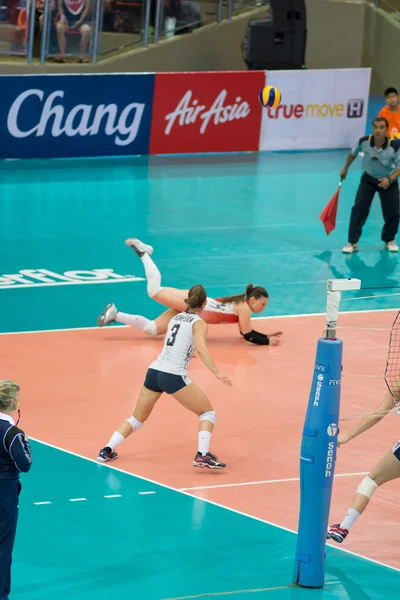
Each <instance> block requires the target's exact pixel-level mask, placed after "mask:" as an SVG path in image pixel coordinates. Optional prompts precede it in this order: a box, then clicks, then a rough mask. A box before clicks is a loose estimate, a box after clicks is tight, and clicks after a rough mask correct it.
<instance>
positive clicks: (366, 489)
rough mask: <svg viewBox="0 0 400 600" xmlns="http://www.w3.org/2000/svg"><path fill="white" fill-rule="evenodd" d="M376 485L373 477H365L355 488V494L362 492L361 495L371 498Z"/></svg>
mask: <svg viewBox="0 0 400 600" xmlns="http://www.w3.org/2000/svg"><path fill="white" fill-rule="evenodd" d="M377 487H378V484H377V483H375V481H374V480H373V479H371V478H370V477H365V478H364V479H363V480H362V482H361V483H360V485H359V486H358V488H357V494H362V495H363V496H366V497H367V498H369V499H371V496H372V494H373V493H374V491H375V490H376V488H377Z"/></svg>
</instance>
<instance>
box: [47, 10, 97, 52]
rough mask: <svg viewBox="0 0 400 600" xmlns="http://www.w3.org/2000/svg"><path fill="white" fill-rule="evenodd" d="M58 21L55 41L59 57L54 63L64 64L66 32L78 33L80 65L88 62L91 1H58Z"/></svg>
mask: <svg viewBox="0 0 400 600" xmlns="http://www.w3.org/2000/svg"><path fill="white" fill-rule="evenodd" d="M58 13H59V21H58V22H57V25H56V28H57V41H58V47H59V49H60V54H59V56H56V58H55V59H54V60H55V62H61V63H63V62H65V49H66V45H67V42H66V39H65V34H66V32H67V31H79V33H80V34H81V46H80V51H81V57H80V59H79V62H80V63H87V62H89V58H88V57H87V56H85V55H87V52H88V49H89V42H90V32H91V20H90V19H91V14H92V2H91V0H58Z"/></svg>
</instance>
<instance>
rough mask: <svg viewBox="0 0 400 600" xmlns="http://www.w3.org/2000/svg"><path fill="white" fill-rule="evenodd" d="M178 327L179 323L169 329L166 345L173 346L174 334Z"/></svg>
mask: <svg viewBox="0 0 400 600" xmlns="http://www.w3.org/2000/svg"><path fill="white" fill-rule="evenodd" d="M179 329H180V325H174V326H173V327H172V329H171V336H170V337H169V338H168V339H167V346H173V345H174V344H175V341H176V336H177V335H178V331H179Z"/></svg>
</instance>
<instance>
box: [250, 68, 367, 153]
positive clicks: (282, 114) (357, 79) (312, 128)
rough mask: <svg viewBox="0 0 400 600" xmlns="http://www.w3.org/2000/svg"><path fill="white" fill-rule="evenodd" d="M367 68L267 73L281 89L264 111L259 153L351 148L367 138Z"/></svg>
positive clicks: (268, 79)
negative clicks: (277, 98)
mask: <svg viewBox="0 0 400 600" xmlns="http://www.w3.org/2000/svg"><path fill="white" fill-rule="evenodd" d="M370 74H371V70H370V69H340V70H315V71H307V70H305V71H303V70H300V71H269V72H268V74H267V85H275V86H276V87H277V88H279V89H280V90H281V93H282V101H281V104H280V105H279V106H278V107H277V108H275V109H264V110H263V117H262V127H261V135H260V150H307V149H310V150H311V149H319V148H349V147H351V146H352V145H353V144H354V142H355V140H356V139H357V138H358V137H361V136H363V135H364V134H365V126H366V118H367V110H368V95H369V83H370Z"/></svg>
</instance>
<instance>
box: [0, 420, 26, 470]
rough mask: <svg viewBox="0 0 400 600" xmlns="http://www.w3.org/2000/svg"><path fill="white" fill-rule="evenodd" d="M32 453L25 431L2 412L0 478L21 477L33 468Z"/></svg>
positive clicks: (0, 423) (0, 421)
mask: <svg viewBox="0 0 400 600" xmlns="http://www.w3.org/2000/svg"><path fill="white" fill-rule="evenodd" d="M31 464H32V454H31V449H30V446H29V443H28V442H27V441H26V440H25V434H24V432H23V431H22V430H21V429H19V428H18V427H16V426H15V425H12V423H10V422H9V421H8V420H6V415H4V414H0V479H19V474H20V473H21V472H22V473H27V472H28V471H29V469H30V468H31Z"/></svg>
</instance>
